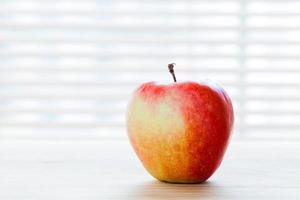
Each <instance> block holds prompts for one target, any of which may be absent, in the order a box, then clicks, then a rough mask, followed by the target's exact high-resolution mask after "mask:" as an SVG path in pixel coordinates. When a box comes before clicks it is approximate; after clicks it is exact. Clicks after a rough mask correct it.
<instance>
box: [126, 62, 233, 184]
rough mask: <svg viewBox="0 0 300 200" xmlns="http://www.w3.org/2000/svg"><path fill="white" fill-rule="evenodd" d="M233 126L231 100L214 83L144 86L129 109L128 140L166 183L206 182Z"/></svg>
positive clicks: (146, 166)
mask: <svg viewBox="0 0 300 200" xmlns="http://www.w3.org/2000/svg"><path fill="white" fill-rule="evenodd" d="M173 67H174V65H173V64H170V65H169V69H170V72H171V73H172V75H173V78H174V81H175V82H176V78H175V75H174V71H173ZM232 126H233V108H232V103H231V100H230V98H229V97H228V95H227V94H226V92H225V91H224V90H223V89H222V88H221V87H220V86H217V85H215V84H212V83H196V82H182V83H173V84H170V85H159V84H156V83H154V82H149V83H145V84H143V85H141V86H140V87H139V88H138V89H137V90H136V91H135V92H134V94H133V98H132V100H131V102H130V103H129V107H128V114H127V130H128V136H129V139H130V142H131V144H132V146H133V148H134V150H135V152H136V154H137V156H138V157H139V159H140V160H141V161H142V163H143V165H144V167H145V168H146V169H147V171H148V172H149V173H150V174H151V175H152V176H154V177H155V178H157V179H159V180H161V181H166V182H173V183H200V182H203V181H205V180H207V179H208V178H209V177H210V176H211V175H212V174H213V173H214V172H215V170H216V169H217V168H218V167H219V165H220V163H221V161H222V159H223V156H224V153H225V150H226V147H227V144H228V141H229V138H230V134H231V130H232Z"/></svg>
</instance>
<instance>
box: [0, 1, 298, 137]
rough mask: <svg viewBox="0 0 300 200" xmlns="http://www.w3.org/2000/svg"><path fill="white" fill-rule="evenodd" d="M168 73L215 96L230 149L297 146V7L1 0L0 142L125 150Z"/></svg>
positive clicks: (288, 4) (262, 3) (291, 3)
mask: <svg viewBox="0 0 300 200" xmlns="http://www.w3.org/2000/svg"><path fill="white" fill-rule="evenodd" d="M170 62H175V63H176V64H177V65H176V73H177V78H178V80H179V81H184V80H193V81H199V80H201V79H213V80H216V81H217V82H219V83H221V84H222V85H223V86H224V88H225V89H226V90H227V91H228V93H229V94H230V96H231V97H232V98H233V101H234V108H235V111H236V123H235V133H234V137H235V138H236V139H238V140H244V139H247V140H294V139H297V138H300V133H299V132H300V92H299V91H300V1H297V0H285V1H281V0H265V1H263V0H151V1H150V0H109V1H105V0H72V1H71V0H1V1H0V139H107V138H109V139H125V138H126V129H125V112H126V104H127V102H128V100H129V98H130V94H131V93H132V91H133V90H134V89H135V88H136V87H137V86H138V85H139V84H141V83H143V82H148V81H157V82H172V77H171V76H170V74H169V73H168V71H167V64H168V63H170Z"/></svg>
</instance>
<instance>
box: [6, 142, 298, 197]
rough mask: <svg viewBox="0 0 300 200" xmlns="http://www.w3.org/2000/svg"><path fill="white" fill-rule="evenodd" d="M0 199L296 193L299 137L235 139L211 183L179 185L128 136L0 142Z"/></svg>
mask: <svg viewBox="0 0 300 200" xmlns="http://www.w3.org/2000/svg"><path fill="white" fill-rule="evenodd" d="M0 199H1V200H21V199H22V200H27V199H38V200H44V199H45V200H48V199H49V200H65V199H68V200H69V199H70V200H71V199H72V200H77V199H78V200H79V199H80V200H94V199H95V200H96V199H97V200H106V199H130V200H134V199H138V200H143V199H155V200H160V199H164V200H165V199H205V200H206V199H214V200H217V199H230V200H233V199H256V200H257V199H281V200H286V199H300V143H299V142H290V143H288V142H245V141H242V142H238V141H233V142H231V144H230V148H229V150H228V152H227V154H226V158H225V160H224V162H223V163H222V165H221V167H220V168H219V170H218V171H217V173H215V174H214V175H213V177H212V178H211V179H210V180H209V181H208V182H206V183H204V184H192V185H188V184H187V185H183V184H168V183H162V182H159V181H156V180H155V179H153V178H152V177H151V176H150V175H148V174H147V173H146V172H145V170H144V169H143V167H142V166H141V164H140V163H139V161H138V160H137V158H136V156H135V154H134V153H133V151H132V149H131V147H130V146H129V144H128V142H127V141H126V140H117V141H110V140H106V141H100V140H96V141H76V140H75V141H43V140H40V141H38V140H37V141H26V140H24V141H13V140H11V141H9V140H7V141H1V142H0Z"/></svg>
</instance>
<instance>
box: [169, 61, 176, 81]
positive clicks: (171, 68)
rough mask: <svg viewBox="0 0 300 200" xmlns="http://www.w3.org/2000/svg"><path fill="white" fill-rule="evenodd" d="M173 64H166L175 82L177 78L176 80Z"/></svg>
mask: <svg viewBox="0 0 300 200" xmlns="http://www.w3.org/2000/svg"><path fill="white" fill-rule="evenodd" d="M175 65H176V64H175V63H171V64H168V68H169V72H170V73H171V74H172V76H173V80H174V82H175V83H176V82H177V80H176V76H175V72H174V66H175Z"/></svg>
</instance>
